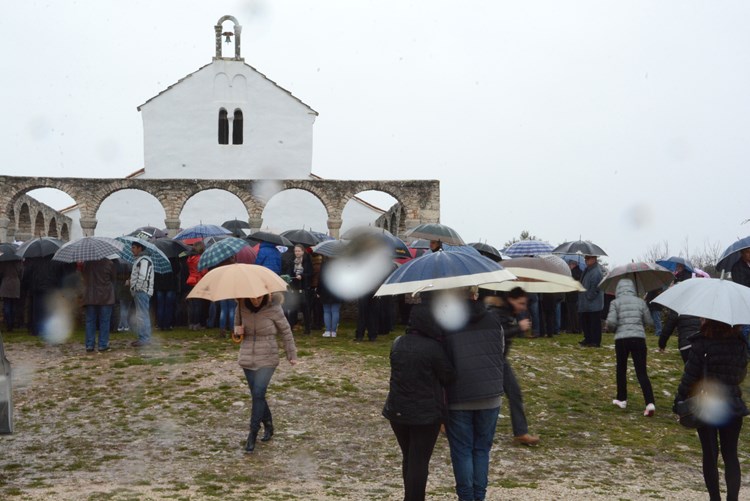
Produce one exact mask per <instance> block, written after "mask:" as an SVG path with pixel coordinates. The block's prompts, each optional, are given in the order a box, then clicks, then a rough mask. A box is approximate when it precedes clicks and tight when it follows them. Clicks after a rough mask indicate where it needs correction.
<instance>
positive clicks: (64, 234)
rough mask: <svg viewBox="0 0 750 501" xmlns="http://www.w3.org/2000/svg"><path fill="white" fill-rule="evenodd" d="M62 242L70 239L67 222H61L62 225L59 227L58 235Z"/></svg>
mask: <svg viewBox="0 0 750 501" xmlns="http://www.w3.org/2000/svg"><path fill="white" fill-rule="evenodd" d="M58 238H59V239H60V240H62V241H63V242H67V241H68V240H70V229H69V228H68V223H63V225H62V227H61V228H60V236H59V237H58Z"/></svg>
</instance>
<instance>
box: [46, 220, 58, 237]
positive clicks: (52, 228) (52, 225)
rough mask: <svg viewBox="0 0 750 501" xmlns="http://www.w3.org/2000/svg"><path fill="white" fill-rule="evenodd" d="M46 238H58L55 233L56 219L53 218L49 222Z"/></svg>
mask: <svg viewBox="0 0 750 501" xmlns="http://www.w3.org/2000/svg"><path fill="white" fill-rule="evenodd" d="M47 236H48V237H55V238H60V237H59V236H58V233H57V219H55V218H54V217H53V218H52V219H50V220H49V227H48V229H47Z"/></svg>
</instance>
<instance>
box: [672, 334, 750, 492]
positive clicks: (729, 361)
mask: <svg viewBox="0 0 750 501" xmlns="http://www.w3.org/2000/svg"><path fill="white" fill-rule="evenodd" d="M740 331H741V327H740V326H735V327H732V326H730V325H727V324H725V323H722V322H717V321H715V320H708V319H706V320H704V321H703V325H702V326H701V331H700V334H699V335H698V336H694V337H693V338H692V343H693V346H692V348H691V349H690V356H689V358H688V361H687V363H686V364H685V371H684V373H683V374H682V380H681V381H680V385H679V387H678V388H677V394H676V395H675V400H674V401H675V406H676V404H677V402H680V401H683V400H685V399H687V398H688V397H690V396H691V395H693V394H694V393H695V391H696V389H697V388H698V387H699V385H700V384H701V383H704V382H706V381H708V382H709V383H714V384H716V385H719V387H720V388H721V389H722V390H723V391H724V392H725V393H726V401H725V403H726V405H727V409H728V411H729V412H728V413H727V414H726V415H725V416H723V417H724V419H722V420H717V422H714V423H711V424H708V423H706V424H705V426H701V427H699V428H698V429H697V432H698V438H699V439H700V442H701V450H702V452H703V480H704V481H705V483H706V488H707V489H708V494H709V496H710V498H711V501H720V500H721V492H720V490H719V473H718V457H719V450H721V457H722V459H723V461H724V477H725V480H726V483H727V497H726V499H727V501H737V500H738V499H739V494H740V484H741V480H742V473H741V471H740V462H739V459H738V457H737V448H738V444H739V437H740V431H741V430H742V418H743V417H745V416H747V415H748V414H750V411H748V408H747V406H746V405H745V402H744V401H743V399H742V390H741V389H740V385H741V384H742V382H743V381H744V380H745V376H746V375H747V357H748V350H747V344H746V343H745V341H744V340H743V339H742V335H741V332H740ZM704 375H705V380H706V381H704ZM672 410H673V411H674V410H675V407H673V408H672Z"/></svg>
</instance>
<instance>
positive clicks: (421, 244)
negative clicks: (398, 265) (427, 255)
mask: <svg viewBox="0 0 750 501" xmlns="http://www.w3.org/2000/svg"><path fill="white" fill-rule="evenodd" d="M409 247H411V248H412V249H423V250H424V249H429V248H430V241H429V240H427V239H424V238H418V239H416V240H414V241H413V242H412V243H410V244H409Z"/></svg>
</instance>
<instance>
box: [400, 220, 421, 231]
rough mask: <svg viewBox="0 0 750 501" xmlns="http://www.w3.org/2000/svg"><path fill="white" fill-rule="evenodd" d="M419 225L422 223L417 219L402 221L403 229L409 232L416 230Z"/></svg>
mask: <svg viewBox="0 0 750 501" xmlns="http://www.w3.org/2000/svg"><path fill="white" fill-rule="evenodd" d="M420 224H422V221H421V220H419V219H409V218H407V219H404V227H406V231H409V230H411V229H412V228H416V227H417V226H419V225H420Z"/></svg>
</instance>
